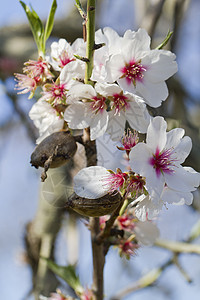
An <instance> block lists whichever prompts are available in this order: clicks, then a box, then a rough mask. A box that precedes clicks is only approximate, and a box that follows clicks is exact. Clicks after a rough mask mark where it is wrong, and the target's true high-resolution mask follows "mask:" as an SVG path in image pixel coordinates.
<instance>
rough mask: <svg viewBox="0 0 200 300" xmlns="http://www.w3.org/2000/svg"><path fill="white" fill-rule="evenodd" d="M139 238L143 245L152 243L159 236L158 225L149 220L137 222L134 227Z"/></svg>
mask: <svg viewBox="0 0 200 300" xmlns="http://www.w3.org/2000/svg"><path fill="white" fill-rule="evenodd" d="M134 232H135V235H136V238H137V240H138V241H139V242H140V243H141V244H143V245H149V246H150V245H152V244H153V243H154V242H155V240H156V239H157V238H158V237H159V234H160V232H159V229H158V227H157V226H156V225H155V224H154V223H152V222H149V221H146V222H137V223H136V225H135V228H134Z"/></svg>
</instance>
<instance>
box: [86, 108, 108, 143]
mask: <svg viewBox="0 0 200 300" xmlns="http://www.w3.org/2000/svg"><path fill="white" fill-rule="evenodd" d="M107 126H108V113H107V111H106V110H104V111H102V112H98V113H97V114H94V115H93V118H92V120H91V122H90V138H91V140H92V141H93V140H96V139H97V138H98V137H100V136H102V135H103V134H104V133H105V132H106V129H107Z"/></svg>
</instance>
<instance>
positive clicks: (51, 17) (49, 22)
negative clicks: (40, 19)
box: [43, 0, 57, 45]
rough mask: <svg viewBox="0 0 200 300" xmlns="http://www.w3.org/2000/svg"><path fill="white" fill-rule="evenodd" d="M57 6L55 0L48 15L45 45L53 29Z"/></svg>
mask: <svg viewBox="0 0 200 300" xmlns="http://www.w3.org/2000/svg"><path fill="white" fill-rule="evenodd" d="M56 8H57V3H56V0H53V3H52V6H51V10H50V12H49V16H48V19H47V22H46V26H45V32H44V39H43V43H44V45H45V43H46V41H47V39H48V38H49V36H50V34H51V32H52V29H53V24H54V16H55V12H56Z"/></svg>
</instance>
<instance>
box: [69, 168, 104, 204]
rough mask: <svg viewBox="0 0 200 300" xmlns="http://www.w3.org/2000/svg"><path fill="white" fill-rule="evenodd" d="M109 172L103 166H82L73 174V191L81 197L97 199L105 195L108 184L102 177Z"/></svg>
mask: <svg viewBox="0 0 200 300" xmlns="http://www.w3.org/2000/svg"><path fill="white" fill-rule="evenodd" d="M109 174H110V173H109V172H108V171H107V169H105V168H104V167H100V166H92V167H88V168H84V169H82V170H81V171H79V172H78V174H76V176H74V191H75V193H76V194H77V195H78V196H80V197H83V198H88V199H97V198H100V197H103V196H104V195H106V194H107V193H108V191H109V186H106V185H105V184H104V181H103V179H104V178H105V177H107V176H108V175H109Z"/></svg>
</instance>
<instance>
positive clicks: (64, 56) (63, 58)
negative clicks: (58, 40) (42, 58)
mask: <svg viewBox="0 0 200 300" xmlns="http://www.w3.org/2000/svg"><path fill="white" fill-rule="evenodd" d="M59 60H60V62H59V67H60V68H64V66H66V65H67V64H68V63H70V62H71V61H74V60H75V58H70V57H69V55H68V53H67V51H65V50H63V51H62V53H61V55H60V56H59Z"/></svg>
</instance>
